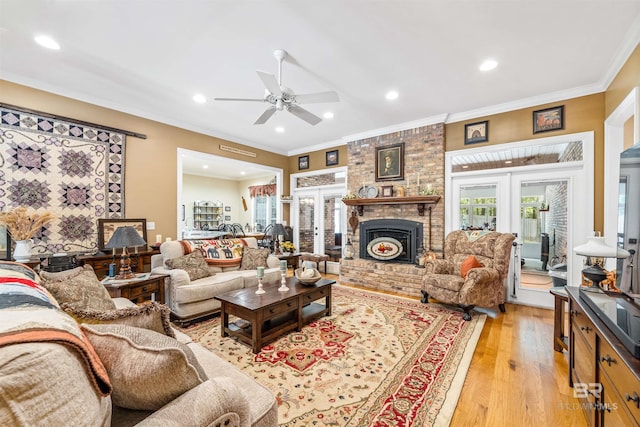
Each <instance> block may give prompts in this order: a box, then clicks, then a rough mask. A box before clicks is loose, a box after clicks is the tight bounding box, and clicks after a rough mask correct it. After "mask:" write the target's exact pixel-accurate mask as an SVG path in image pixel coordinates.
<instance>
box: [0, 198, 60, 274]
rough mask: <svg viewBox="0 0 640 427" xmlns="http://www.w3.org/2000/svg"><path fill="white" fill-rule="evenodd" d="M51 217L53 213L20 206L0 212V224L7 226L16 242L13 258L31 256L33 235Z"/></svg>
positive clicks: (22, 259) (20, 260) (28, 257)
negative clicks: (39, 211)
mask: <svg viewBox="0 0 640 427" xmlns="http://www.w3.org/2000/svg"><path fill="white" fill-rule="evenodd" d="M53 219H54V216H53V214H51V213H49V212H46V211H45V212H42V213H38V212H36V211H35V210H30V209H28V208H25V207H22V206H19V207H17V208H13V209H11V210H10V211H6V212H0V224H5V225H6V226H7V232H8V233H9V235H10V236H11V238H12V239H13V240H14V241H15V242H16V247H15V250H14V252H13V259H15V260H16V261H18V262H24V261H28V260H29V259H30V258H31V247H32V245H33V240H32V238H33V236H34V235H35V234H36V233H37V232H38V231H39V230H40V229H41V228H42V227H44V226H45V225H46V224H48V223H50V222H51V221H53Z"/></svg>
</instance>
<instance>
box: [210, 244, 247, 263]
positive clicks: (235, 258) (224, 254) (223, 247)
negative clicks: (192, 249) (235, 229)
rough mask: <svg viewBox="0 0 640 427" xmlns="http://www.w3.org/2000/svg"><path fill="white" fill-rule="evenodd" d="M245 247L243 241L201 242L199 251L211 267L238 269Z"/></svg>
mask: <svg viewBox="0 0 640 427" xmlns="http://www.w3.org/2000/svg"><path fill="white" fill-rule="evenodd" d="M245 246H246V244H245V241H244V240H243V239H217V240H202V242H201V244H200V250H201V251H202V254H203V255H204V257H205V259H206V261H207V264H209V265H211V266H215V267H240V264H241V263H242V252H243V249H244V247H245Z"/></svg>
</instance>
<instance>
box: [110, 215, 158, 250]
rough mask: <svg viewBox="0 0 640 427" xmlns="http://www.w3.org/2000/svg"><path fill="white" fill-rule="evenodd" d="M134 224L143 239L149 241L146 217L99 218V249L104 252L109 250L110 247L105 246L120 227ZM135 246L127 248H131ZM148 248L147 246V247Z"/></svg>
mask: <svg viewBox="0 0 640 427" xmlns="http://www.w3.org/2000/svg"><path fill="white" fill-rule="evenodd" d="M128 225H130V226H132V227H133V228H135V229H136V231H137V232H138V234H140V236H142V239H143V240H144V241H145V242H147V244H148V243H149V241H148V240H147V220H146V218H139V219H138V218H135V219H133V218H132V219H111V218H99V219H98V249H100V250H101V251H103V252H109V249H107V248H105V245H106V244H107V243H109V239H111V236H113V233H115V232H116V229H117V228H118V227H125V226H128ZM131 249H133V248H127V250H131ZM145 249H146V248H145Z"/></svg>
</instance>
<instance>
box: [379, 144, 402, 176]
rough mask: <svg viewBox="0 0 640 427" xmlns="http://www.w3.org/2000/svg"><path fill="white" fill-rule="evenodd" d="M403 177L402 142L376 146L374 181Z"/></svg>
mask: <svg viewBox="0 0 640 427" xmlns="http://www.w3.org/2000/svg"><path fill="white" fill-rule="evenodd" d="M403 179H404V142H402V143H400V144H394V145H389V146H386V147H377V148H376V181H401V180H403Z"/></svg>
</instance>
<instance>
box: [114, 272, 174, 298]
mask: <svg viewBox="0 0 640 427" xmlns="http://www.w3.org/2000/svg"><path fill="white" fill-rule="evenodd" d="M167 277H169V275H167V274H152V275H151V276H150V277H149V278H148V279H142V280H140V279H131V280H126V281H122V282H120V283H107V284H105V285H104V287H105V288H107V291H109V296H111V298H118V297H122V298H127V299H129V300H131V301H133V302H135V303H136V304H143V303H145V302H147V301H156V302H158V303H160V304H164V279H165V278H167Z"/></svg>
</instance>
